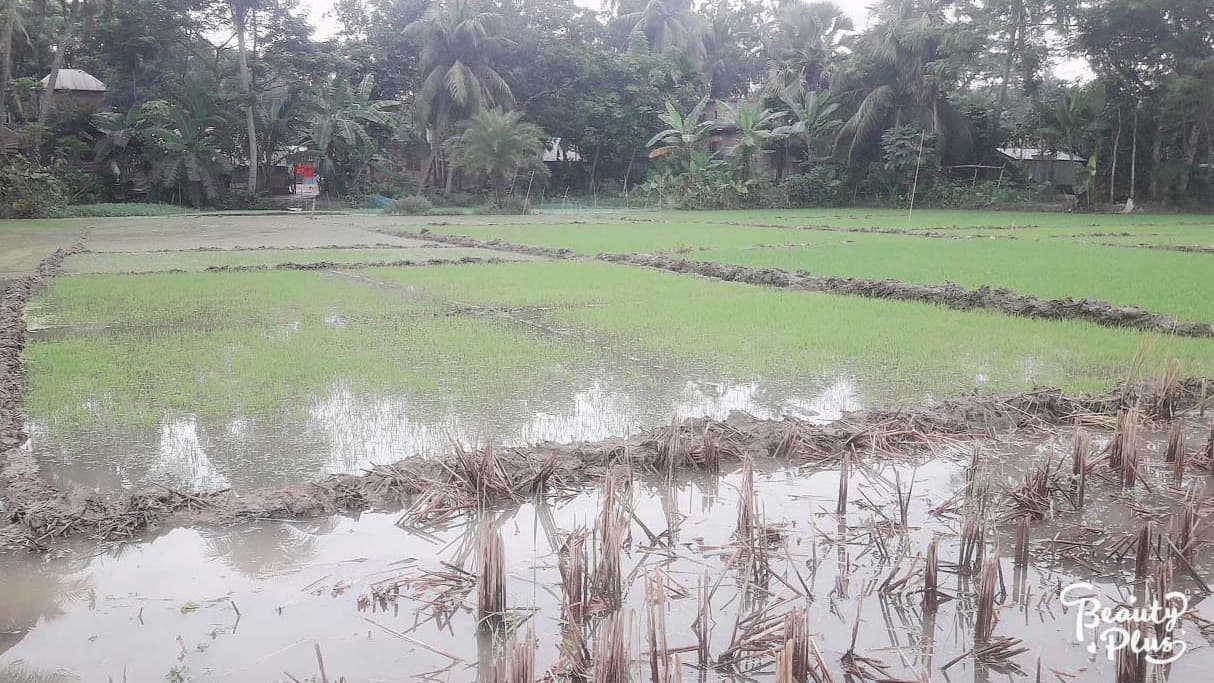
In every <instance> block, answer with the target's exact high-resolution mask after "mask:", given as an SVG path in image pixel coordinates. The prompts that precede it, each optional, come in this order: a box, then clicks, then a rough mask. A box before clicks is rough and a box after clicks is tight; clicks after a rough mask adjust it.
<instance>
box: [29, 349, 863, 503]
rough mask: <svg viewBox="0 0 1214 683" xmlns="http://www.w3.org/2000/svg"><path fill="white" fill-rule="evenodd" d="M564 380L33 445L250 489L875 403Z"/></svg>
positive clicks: (684, 385) (754, 388) (54, 462)
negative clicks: (488, 394)
mask: <svg viewBox="0 0 1214 683" xmlns="http://www.w3.org/2000/svg"><path fill="white" fill-rule="evenodd" d="M568 370H569V372H568V374H567V375H566V376H565V377H564V380H565V382H566V383H565V384H560V383H556V382H548V383H544V384H535V385H531V386H528V387H523V389H524V390H525V393H523V394H520V395H518V396H509V397H508V400H502V401H501V402H495V401H486V400H484V398H483V397H480V396H477V395H475V393H474V392H472V391H471V388H470V387H458V386H453V387H451V389H450V391H448V392H444V393H442V394H439V395H435V394H433V393H430V392H412V393H398V394H388V395H383V394H376V393H372V392H366V391H358V390H356V389H354V388H353V387H351V385H350V384H349V383H348V382H344V381H339V382H337V383H335V384H334V385H333V386H332V387H331V389H330V391H329V392H328V393H327V394H321V395H317V396H314V397H311V398H310V399H308V400H307V402H306V403H305V405H304V406H303V407H302V408H301V409H300V410H295V411H290V412H281V413H279V414H270V415H269V416H265V415H263V416H261V417H251V416H243V415H239V414H235V415H227V416H220V417H209V416H205V415H202V416H200V415H194V414H189V413H184V414H181V413H173V412H168V413H166V414H165V415H164V416H163V417H160V418H158V419H156V420H154V421H152V423H151V424H122V423H115V421H113V420H112V419H107V418H106V416H105V414H104V412H103V411H104V407H103V406H101V410H100V411H98V412H99V416H98V419H97V420H96V421H95V422H91V423H88V424H84V425H81V424H79V423H70V422H56V421H55V419H53V418H37V417H36V418H34V419H32V420H31V421H30V422H28V423H27V425H26V431H27V432H28V434H29V439H28V441H26V442H25V444H24V445H23V446H22V447H23V448H24V449H26V450H27V451H28V452H29V453H31V454H32V455H33V456H34V457H36V458H37V460H38V462H40V463H41V465H42V468H43V471H44V472H45V473H46V476H47V477H48V478H49V479H50V480H51V482H52V483H54V484H55V485H57V486H59V487H62V488H66V487H71V486H83V487H85V488H88V489H95V490H99V491H102V492H119V491H124V490H129V489H137V488H140V487H142V486H146V485H147V484H149V483H152V482H156V483H160V484H167V485H170V486H173V487H176V488H181V489H183V490H188V491H216V490H221V489H229V488H235V489H238V490H249V489H255V488H263V487H276V486H284V485H287V484H295V483H299V482H305V481H311V480H315V479H319V478H321V477H323V476H325V475H328V474H340V473H353V474H357V473H359V472H362V471H364V470H367V469H369V468H371V467H372V466H373V465H376V464H386V463H391V462H395V461H397V460H402V459H406V458H411V457H415V456H420V455H429V454H434V453H439V452H444V451H447V450H449V449H450V447H451V445H452V444H453V443H462V444H484V443H491V444H497V445H499V446H504V447H516V446H525V445H531V444H537V443H543V442H546V441H552V442H556V443H570V442H575V441H599V440H602V439H606V438H608V437H612V436H627V435H628V434H632V433H635V432H637V431H639V430H641V429H644V428H651V427H653V426H655V425H659V424H663V423H665V422H669V421H670V419H671V415H672V414H676V415H680V416H696V417H710V418H713V419H724V418H725V417H726V416H727V415H728V414H729V413H730V412H732V411H735V410H737V411H743V412H746V413H749V414H752V415H755V416H756V417H760V418H766V419H779V418H782V417H795V418H799V419H812V420H818V421H827V420H833V419H837V418H838V417H839V416H840V415H841V414H842V412H843V411H850V410H859V409H860V408H863V407H865V406H864V404H863V398H862V396H861V395H860V393H859V389H858V385H857V383H856V382H855V381H853V380H851V379H849V378H846V377H841V378H837V379H834V380H833V381H831V380H827V381H824V382H822V383H821V386H820V388H818V389H815V384H817V383H814V382H806V383H805V384H803V385H802V386H801V387H800V391H806V392H814V393H805V394H798V393H796V392H794V391H793V390H791V389H788V388H786V387H781V386H780V385H776V384H773V385H771V386H768V385H766V384H763V383H760V382H747V383H730V382H728V381H722V382H720V383H713V382H705V381H697V380H693V379H690V378H689V377H688V376H682V377H679V378H673V379H668V378H666V377H660V376H654V375H646V374H645V373H644V372H643V371H639V370H638V369H632V370H629V369H627V368H624V369H614V370H613V369H611V368H607V367H602V366H600V367H597V368H594V367H590V368H580V367H571V368H569V369H568Z"/></svg>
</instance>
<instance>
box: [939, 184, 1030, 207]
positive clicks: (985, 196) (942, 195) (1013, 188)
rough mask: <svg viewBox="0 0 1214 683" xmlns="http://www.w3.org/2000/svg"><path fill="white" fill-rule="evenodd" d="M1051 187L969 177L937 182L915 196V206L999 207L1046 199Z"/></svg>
mask: <svg viewBox="0 0 1214 683" xmlns="http://www.w3.org/2000/svg"><path fill="white" fill-rule="evenodd" d="M1053 195H1054V191H1053V188H1051V187H1050V186H1049V185H1042V184H1038V183H1034V182H1031V181H1029V182H1024V183H1020V182H1013V181H1008V180H1005V181H1002V182H999V181H995V180H982V181H979V182H977V183H975V182H973V181H971V180H955V181H951V182H938V183H935V184H932V185H931V186H929V187H927V188H923V189H922V190H921V193H920V194H917V195H916V196H915V206H916V207H924V208H926V207H938V208H941V209H1003V208H1009V207H1015V206H1022V205H1025V204H1032V203H1035V202H1045V201H1049V200H1050V199H1051V198H1052V197H1053Z"/></svg>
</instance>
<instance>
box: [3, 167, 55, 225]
mask: <svg viewBox="0 0 1214 683" xmlns="http://www.w3.org/2000/svg"><path fill="white" fill-rule="evenodd" d="M67 198H68V188H67V186H66V185H65V184H64V183H63V181H62V180H60V178H59V175H58V174H57V173H56V169H54V168H50V167H46V166H43V165H41V164H39V163H38V162H36V161H31V160H29V159H26V158H25V157H24V156H21V155H15V154H0V218H38V217H43V216H50V215H52V214H53V213H54V212H55V211H56V210H58V209H61V208H62V207H63V206H64V205H65V204H66V203H67Z"/></svg>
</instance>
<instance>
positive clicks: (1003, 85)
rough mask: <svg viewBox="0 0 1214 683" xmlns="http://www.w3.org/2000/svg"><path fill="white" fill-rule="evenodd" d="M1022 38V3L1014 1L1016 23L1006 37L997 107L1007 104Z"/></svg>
mask: <svg viewBox="0 0 1214 683" xmlns="http://www.w3.org/2000/svg"><path fill="white" fill-rule="evenodd" d="M1023 40H1024V3H1023V2H1018V3H1016V24H1015V25H1014V26H1013V27H1012V34H1011V36H1009V39H1008V46H1007V57H1006V58H1005V59H1004V60H1003V73H1002V74H1001V75H1000V78H999V99H998V102H999V108H1000V109H1002V108H1003V106H1004V105H1005V104H1007V87H1008V82H1009V81H1010V80H1011V79H1012V66H1013V65H1014V64H1015V62H1016V55H1018V54H1019V53H1020V50H1021V43H1022V42H1023Z"/></svg>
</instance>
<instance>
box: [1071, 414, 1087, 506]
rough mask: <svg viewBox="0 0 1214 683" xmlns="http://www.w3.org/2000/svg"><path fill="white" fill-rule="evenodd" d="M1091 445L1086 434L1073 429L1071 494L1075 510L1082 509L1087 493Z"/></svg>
mask: <svg viewBox="0 0 1214 683" xmlns="http://www.w3.org/2000/svg"><path fill="white" fill-rule="evenodd" d="M1091 443H1092V441H1091V437H1089V436H1088V434H1087V432H1085V431H1083V430H1081V429H1079V428H1076V429H1075V439H1074V443H1073V444H1072V446H1071V494H1072V500H1073V501H1074V503H1075V507H1077V508H1081V507H1083V501H1084V497H1085V496H1086V493H1087V479H1088V454H1089V453H1091V450H1092V445H1091Z"/></svg>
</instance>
